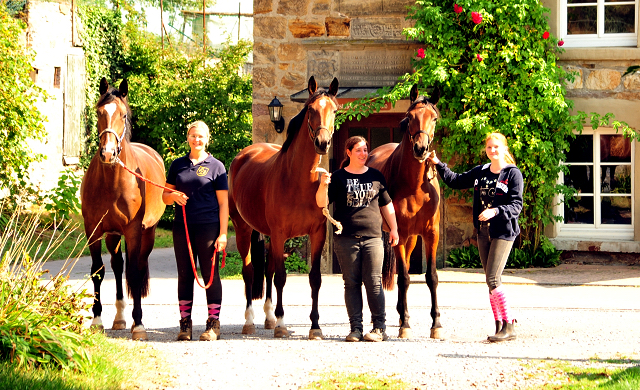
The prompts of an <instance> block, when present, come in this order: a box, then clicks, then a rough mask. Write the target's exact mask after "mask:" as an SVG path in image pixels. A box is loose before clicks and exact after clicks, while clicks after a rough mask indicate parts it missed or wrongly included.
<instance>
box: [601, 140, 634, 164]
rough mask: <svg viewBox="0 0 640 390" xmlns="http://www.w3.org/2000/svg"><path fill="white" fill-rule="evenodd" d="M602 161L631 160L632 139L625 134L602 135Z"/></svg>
mask: <svg viewBox="0 0 640 390" xmlns="http://www.w3.org/2000/svg"><path fill="white" fill-rule="evenodd" d="M600 161H601V162H631V141H630V140H629V138H625V137H624V136H623V135H620V134H616V135H601V136H600Z"/></svg>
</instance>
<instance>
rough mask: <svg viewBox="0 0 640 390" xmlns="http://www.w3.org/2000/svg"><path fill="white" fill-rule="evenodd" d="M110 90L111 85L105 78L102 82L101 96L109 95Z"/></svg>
mask: <svg viewBox="0 0 640 390" xmlns="http://www.w3.org/2000/svg"><path fill="white" fill-rule="evenodd" d="M108 89H109V83H108V82H107V79H106V78H104V77H103V78H102V80H100V95H104V94H105V93H107V90H108Z"/></svg>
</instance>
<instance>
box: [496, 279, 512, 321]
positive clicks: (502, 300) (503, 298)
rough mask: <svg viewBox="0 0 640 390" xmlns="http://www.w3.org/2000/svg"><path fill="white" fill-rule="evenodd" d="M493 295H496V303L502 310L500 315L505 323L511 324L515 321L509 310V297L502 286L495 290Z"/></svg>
mask: <svg viewBox="0 0 640 390" xmlns="http://www.w3.org/2000/svg"><path fill="white" fill-rule="evenodd" d="M493 293H494V294H495V295H496V298H495V299H496V303H497V306H498V308H499V310H500V315H501V316H502V319H503V320H504V321H507V322H511V321H512V320H513V317H512V315H511V312H510V310H509V303H508V302H507V295H506V294H505V292H504V290H503V289H502V285H500V286H498V288H496V289H495V290H493Z"/></svg>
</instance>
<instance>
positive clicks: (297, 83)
mask: <svg viewBox="0 0 640 390" xmlns="http://www.w3.org/2000/svg"><path fill="white" fill-rule="evenodd" d="M280 85H281V86H282V87H284V88H288V89H290V90H292V91H294V90H296V89H302V87H303V86H304V85H305V77H304V75H302V74H300V73H293V72H288V73H287V74H285V75H284V77H283V78H282V80H280ZM295 92H297V91H295Z"/></svg>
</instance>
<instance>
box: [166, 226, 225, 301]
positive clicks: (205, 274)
mask: <svg viewBox="0 0 640 390" xmlns="http://www.w3.org/2000/svg"><path fill="white" fill-rule="evenodd" d="M187 227H188V229H189V238H190V239H191V249H192V250H193V259H194V261H195V263H196V266H197V264H198V263H199V264H200V273H201V274H202V278H203V279H204V282H203V283H202V284H203V285H206V284H207V283H208V282H209V277H210V275H211V271H212V270H211V257H213V253H214V252H215V243H216V240H217V239H218V235H219V234H220V224H219V223H208V224H188V225H187ZM173 250H174V252H175V255H176V265H177V266H178V300H179V301H191V300H193V285H194V283H195V278H194V275H193V269H192V268H191V259H190V257H189V247H188V246H187V237H186V234H185V230H184V222H183V221H182V220H180V221H178V220H175V221H174V223H173ZM218 263H219V256H216V260H215V267H214V269H213V271H214V276H213V282H212V284H211V287H209V288H208V289H207V290H206V291H207V304H208V305H210V304H212V303H217V304H220V303H221V302H222V282H220V271H219V268H218V267H219V264H218Z"/></svg>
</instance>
